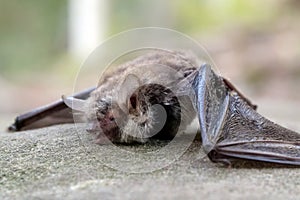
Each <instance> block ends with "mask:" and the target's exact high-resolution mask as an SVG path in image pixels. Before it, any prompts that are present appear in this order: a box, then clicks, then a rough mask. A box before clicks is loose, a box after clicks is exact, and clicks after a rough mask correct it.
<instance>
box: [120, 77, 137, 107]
mask: <svg viewBox="0 0 300 200" xmlns="http://www.w3.org/2000/svg"><path fill="white" fill-rule="evenodd" d="M140 86H141V80H140V79H139V78H138V77H137V76H136V75H134V74H128V75H127V76H126V78H125V80H124V81H123V82H122V83H121V85H120V87H119V91H118V95H117V97H118V98H117V102H118V105H119V106H120V108H121V109H122V110H123V111H126V110H127V109H128V108H127V106H126V102H127V100H128V99H129V98H130V97H131V95H132V94H133V93H134V91H135V90H136V89H137V88H138V87H140Z"/></svg>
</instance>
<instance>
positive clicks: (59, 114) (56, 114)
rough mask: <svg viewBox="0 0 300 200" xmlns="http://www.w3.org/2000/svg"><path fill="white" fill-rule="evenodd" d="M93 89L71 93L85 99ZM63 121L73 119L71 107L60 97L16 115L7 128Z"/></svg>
mask: <svg viewBox="0 0 300 200" xmlns="http://www.w3.org/2000/svg"><path fill="white" fill-rule="evenodd" d="M93 90H95V88H94V87H93V88H89V89H87V90H84V91H82V92H79V93H77V94H75V95H73V97H75V98H78V99H87V98H88V97H89V95H90V93H91V92H92V91H93ZM63 123H74V120H73V113H72V109H71V108H69V106H68V105H66V104H65V102H64V100H63V99H61V100H58V101H56V102H53V103H51V104H48V105H46V106H42V107H39V108H35V109H33V110H31V111H29V112H27V113H24V114H22V115H19V116H17V117H16V119H15V122H14V123H13V124H12V125H10V126H9V127H8V130H9V131H22V130H28V129H35V128H41V127H45V126H50V125H54V124H63Z"/></svg>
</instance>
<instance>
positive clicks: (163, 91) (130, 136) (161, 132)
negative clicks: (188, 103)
mask: <svg viewBox="0 0 300 200" xmlns="http://www.w3.org/2000/svg"><path fill="white" fill-rule="evenodd" d="M105 91H106V92H105ZM105 91H104V90H103V89H101V88H98V89H97V90H96V91H94V92H93V93H92V94H91V97H90V98H89V99H88V101H87V109H86V115H87V120H88V122H89V123H90V124H92V126H91V128H90V129H89V131H90V132H94V133H97V135H98V136H97V143H101V144H103V143H106V142H107V139H109V140H110V141H111V142H115V143H132V142H138V143H144V142H146V141H148V140H149V138H152V137H157V138H160V139H171V138H172V137H174V135H175V134H176V132H177V130H178V127H179V124H180V119H181V114H180V104H179V102H178V99H177V98H176V96H175V95H174V93H172V91H171V90H170V89H168V88H166V87H164V86H162V85H160V84H144V85H140V82H139V81H138V79H137V77H135V76H133V75H130V76H128V77H127V78H126V80H125V81H124V82H123V84H122V87H120V90H119V91H118V92H117V95H115V94H116V93H114V94H113V91H109V90H105ZM113 96H117V98H113Z"/></svg>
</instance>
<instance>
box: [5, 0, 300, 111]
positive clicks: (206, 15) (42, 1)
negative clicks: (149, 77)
mask: <svg viewBox="0 0 300 200" xmlns="http://www.w3.org/2000/svg"><path fill="white" fill-rule="evenodd" d="M76 1H77V6H78V5H80V3H78V0H69V1H67V0H26V1H21V0H0V90H1V94H0V98H1V105H0V113H3V114H5V115H8V114H15V113H21V112H23V111H25V110H27V109H31V108H34V107H35V106H39V105H43V104H45V103H48V102H51V101H52V100H55V99H58V98H59V97H60V96H61V94H70V92H71V91H72V87H73V82H74V81H75V77H76V73H77V70H78V69H79V67H80V64H81V63H82V62H83V60H84V54H82V57H80V56H78V53H77V54H76V53H74V51H72V40H71V39H70V37H72V36H71V35H72V31H74V30H76V23H75V29H74V24H73V29H72V28H70V23H71V21H72V18H76V17H77V15H76V13H75V14H74V13H71V12H70V5H71V4H72V3H74V2H76ZM100 1H101V2H102V3H101V4H99V5H100V6H101V8H100V7H99V8H98V10H99V12H98V13H97V14H98V15H97V16H98V17H99V19H101V20H100V22H101V23H102V24H101V26H99V27H100V28H101V30H99V32H100V33H101V37H99V38H98V40H99V43H98V44H100V43H101V41H103V40H105V39H107V38H108V37H109V36H111V35H113V34H116V33H119V32H121V31H124V30H127V29H130V28H136V27H144V26H159V27H165V28H171V29H175V30H177V31H180V32H183V33H185V34H188V35H190V36H191V37H193V38H194V39H196V40H197V41H199V42H200V43H201V44H202V45H203V46H204V47H205V48H206V49H207V50H208V52H209V53H210V55H211V57H212V58H213V60H214V61H215V63H216V64H217V66H218V68H219V69H220V70H221V72H222V73H223V74H224V76H225V77H228V78H230V79H231V80H232V82H234V83H235V84H236V85H237V86H238V87H239V88H240V90H242V91H245V92H244V93H246V94H247V95H248V96H250V97H251V98H262V99H263V98H266V99H279V100H280V99H282V101H286V100H287V99H288V100H289V101H294V102H298V101H299V100H300V94H299V91H300V86H299V85H300V64H299V63H300V62H299V61H300V26H299V17H300V14H299V12H298V10H299V8H300V3H299V1H296V0H266V1H259V0H245V1H240V0H189V1H183V0H166V1H159V0H153V1H140V0H129V1H122V0H100ZM100 22H99V23H100ZM72 23H74V20H73V22H72ZM96 23H97V21H96ZM79 37H80V36H79ZM83 38H84V36H83ZM73 40H74V39H73ZM73 42H74V41H73ZM98 44H95V47H96V46H97V45H98Z"/></svg>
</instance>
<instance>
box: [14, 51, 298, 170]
mask: <svg viewBox="0 0 300 200" xmlns="http://www.w3.org/2000/svg"><path fill="white" fill-rule="evenodd" d="M199 66H201V67H199ZM174 71H175V72H176V73H174ZM74 97H76V96H74ZM78 97H79V98H81V99H87V101H82V100H76V99H74V98H73V97H71V98H67V99H64V101H60V102H58V103H56V104H54V105H53V106H52V107H51V106H50V107H49V108H50V109H49V108H46V109H45V108H43V109H42V113H43V115H41V114H40V113H41V112H37V114H36V113H34V114H32V113H30V114H29V115H28V114H27V115H23V116H21V118H22V120H20V117H19V118H17V120H16V123H15V124H14V125H13V126H11V127H12V129H14V130H22V129H23V128H27V129H28V128H35V127H40V126H30V124H32V122H35V121H37V120H41V119H40V117H42V118H45V116H47V112H48V114H49V116H50V115H53V114H55V113H56V112H57V110H64V111H70V110H68V107H72V109H73V110H80V111H83V112H84V113H85V115H84V116H85V119H86V120H87V122H88V123H89V124H91V125H92V126H91V128H90V130H89V131H91V132H94V133H97V143H103V141H104V138H106V139H107V138H108V139H109V140H111V141H112V142H117V143H131V142H139V143H144V142H147V141H148V140H149V139H151V138H158V139H172V138H173V137H174V136H175V135H176V133H177V132H181V131H183V130H184V129H185V128H186V127H187V125H188V124H189V123H190V122H191V121H192V119H193V118H195V117H196V113H197V117H198V119H199V125H200V131H201V137H202V143H203V147H204V151H205V153H207V154H208V156H209V157H210V159H211V160H212V161H214V162H222V163H228V162H229V159H232V158H242V159H250V160H259V161H267V162H275V163H283V164H293V165H300V134H297V133H295V132H293V131H290V130H287V129H285V128H283V127H280V126H279V125H276V124H274V123H272V122H271V121H269V120H267V119H265V118H264V117H262V116H261V115H259V114H258V113H257V112H256V111H255V109H256V106H255V105H252V104H251V102H250V101H249V100H247V99H246V98H245V97H244V96H243V95H242V94H241V93H240V92H238V91H237V90H236V88H235V87H234V86H233V85H232V84H231V83H230V82H229V81H227V80H226V79H224V78H222V77H220V76H218V75H216V74H215V73H214V72H213V71H212V70H211V68H210V66H209V65H206V64H204V65H203V64H202V65H201V62H200V61H198V60H197V59H196V58H195V57H194V56H191V55H190V54H187V53H182V52H174V51H166V52H159V53H154V54H149V55H146V56H142V57H139V58H137V59H135V60H133V61H131V62H128V63H125V64H124V65H121V66H120V67H118V68H117V69H116V70H115V71H113V72H110V73H107V74H105V75H104V76H103V78H102V79H101V80H100V83H99V85H98V87H97V88H96V89H95V90H89V91H85V92H83V93H82V94H80V95H79V96H77V98H78ZM64 103H65V104H66V105H68V106H66V105H64ZM81 104H82V105H81ZM53 108H54V110H53ZM45 113H46V114H45ZM24 116H25V117H24ZM26 116H30V120H29V121H28V118H26ZM66 118H67V119H68V120H70V116H67V117H66ZM26 120H27V121H26ZM24 121H25V122H26V123H24ZM22 122H23V125H24V124H25V125H26V126H23V127H22ZM62 122H63V121H62ZM67 122H71V121H67ZM56 123H59V120H58V121H56V122H55V123H49V124H48V125H50V124H56ZM45 125H47V124H43V126H45ZM179 125H180V126H179Z"/></svg>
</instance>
